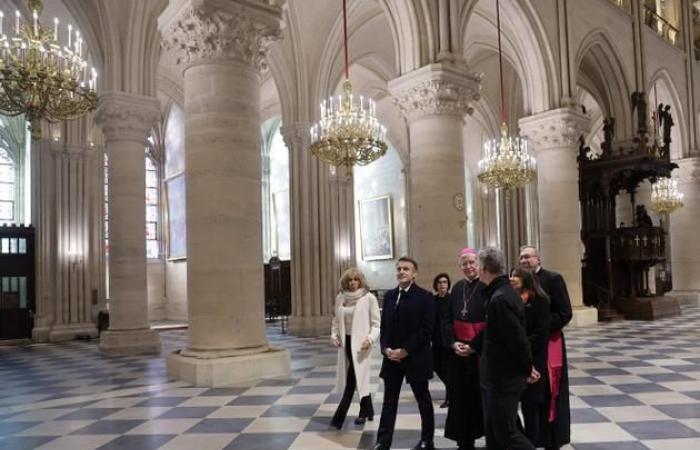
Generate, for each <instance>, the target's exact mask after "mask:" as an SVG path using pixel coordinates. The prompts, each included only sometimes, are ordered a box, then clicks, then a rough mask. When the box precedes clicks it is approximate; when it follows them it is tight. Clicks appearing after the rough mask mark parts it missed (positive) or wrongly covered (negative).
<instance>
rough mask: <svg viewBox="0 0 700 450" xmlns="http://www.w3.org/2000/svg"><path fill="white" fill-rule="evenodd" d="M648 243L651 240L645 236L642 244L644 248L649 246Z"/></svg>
mask: <svg viewBox="0 0 700 450" xmlns="http://www.w3.org/2000/svg"><path fill="white" fill-rule="evenodd" d="M647 241H649V239H648V238H647V237H646V236H644V237H643V238H642V244H643V245H644V247H646V246H647Z"/></svg>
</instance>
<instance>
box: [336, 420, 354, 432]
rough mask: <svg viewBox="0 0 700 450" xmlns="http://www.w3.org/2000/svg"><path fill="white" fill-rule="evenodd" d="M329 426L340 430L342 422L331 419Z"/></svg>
mask: <svg viewBox="0 0 700 450" xmlns="http://www.w3.org/2000/svg"><path fill="white" fill-rule="evenodd" d="M355 423H357V422H355ZM331 426H332V427H334V428H337V429H339V430H340V429H341V428H343V422H341V421H339V420H335V419H333V420H331Z"/></svg>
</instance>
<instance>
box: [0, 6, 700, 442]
mask: <svg viewBox="0 0 700 450" xmlns="http://www.w3.org/2000/svg"><path fill="white" fill-rule="evenodd" d="M0 10H2V11H3V14H2V15H0V41H2V42H0V450H23V449H34V448H37V449H44V450H46V449H55V450H60V449H66V450H67V449H71V450H73V449H85V450H93V449H104V450H116V449H144V450H150V449H163V450H175V449H183V450H184V449H194V448H198V449H201V450H219V449H237V450H253V449H265V450H287V449H289V450H292V449H296V450H331V449H338V450H341V449H364V448H370V447H371V446H372V445H373V444H374V441H375V437H376V433H377V427H378V420H375V421H373V422H369V421H368V422H367V423H366V424H363V425H357V424H355V425H353V423H352V421H351V420H350V421H348V422H347V423H346V424H345V426H344V427H343V428H342V429H340V430H336V429H334V428H331V427H330V426H329V420H330V417H331V416H332V415H333V411H334V409H335V407H336V405H337V404H338V402H339V400H340V395H339V394H338V393H337V392H334V391H333V388H334V386H335V377H336V364H335V360H336V352H337V350H336V349H335V348H333V347H332V346H331V344H330V338H329V336H330V333H331V321H332V318H333V315H334V307H335V297H336V294H337V293H338V291H339V288H340V285H339V279H340V277H341V275H342V274H343V272H344V271H345V270H346V269H348V268H350V267H357V268H358V269H359V270H360V271H361V272H362V273H363V274H364V275H365V277H366V279H367V283H368V285H369V288H370V289H371V292H373V293H374V294H375V295H376V296H377V298H378V299H379V300H380V305H381V299H382V296H383V294H384V293H386V292H387V291H388V290H391V289H393V288H395V287H396V285H397V284H396V283H397V282H396V278H395V272H396V264H397V260H398V259H399V258H400V257H402V256H404V255H408V256H410V257H412V258H413V259H415V260H416V261H417V262H418V264H419V267H420V269H419V271H418V275H417V278H416V282H417V284H419V285H421V286H423V287H424V288H426V289H428V290H430V288H431V287H432V284H431V282H432V280H433V277H434V276H435V275H436V274H439V273H447V274H449V275H450V276H451V277H452V279H453V280H459V279H460V277H461V272H460V269H459V267H458V263H457V261H458V255H459V252H460V249H462V248H464V247H472V248H476V249H479V248H484V247H497V248H500V249H501V250H502V251H503V252H504V254H505V257H506V261H507V267H509V268H510V267H515V266H517V265H518V263H519V253H520V249H521V247H522V246H524V245H532V246H535V247H537V248H538V249H539V256H540V258H541V261H542V265H543V266H544V267H546V268H548V269H552V270H555V271H556V272H558V273H560V274H561V275H562V276H563V278H564V279H565V280H566V285H567V287H568V293H569V296H570V301H571V306H572V311H573V318H572V319H571V322H570V323H569V325H568V326H567V327H566V329H565V333H566V336H567V340H566V350H567V354H568V365H569V372H568V373H569V381H570V403H571V442H570V444H568V445H567V446H565V447H562V448H566V449H575V450H613V449H614V450H641V449H652V450H666V449H669V450H670V449H673V450H686V449H687V450H691V449H692V450H697V449H699V448H700V334H699V332H698V329H700V239H697V235H696V233H695V231H693V230H695V227H696V226H697V224H698V223H700V2H699V1H696V0H584V1H582V0H577V1H573V0H147V1H145V0H44V1H43V2H41V1H37V0H29V1H25V0H0ZM77 30H79V31H77ZM39 42H41V43H42V44H38V43H39ZM35 45H45V47H42V48H41V51H37V50H35V47H32V46H35ZM47 55H48V56H47ZM59 61H60V64H59ZM20 66H21V67H20ZM17 67H19V69H17ZM25 67H30V69H27V70H25V69H24V68H25ZM48 72H51V75H49V76H47V77H44V75H45V74H46V73H48ZM696 88H697V89H696ZM350 89H351V90H352V91H350ZM350 92H352V94H350ZM345 113H347V115H348V116H347V117H348V119H347V120H344V119H342V120H341V119H338V117H341V115H342V114H345ZM336 126H337V127H338V128H342V130H340V131H338V132H345V133H349V134H351V135H352V133H358V134H357V136H360V134H361V133H365V134H363V135H362V136H365V137H362V136H360V137H359V138H357V139H355V140H353V138H351V139H346V144H347V142H348V141H350V140H352V142H356V141H363V142H364V144H363V145H364V147H363V149H364V150H367V151H365V152H360V151H355V150H356V148H353V149H349V148H348V147H342V146H341V145H340V144H337V140H335V141H334V140H333V139H334V138H333V137H332V136H331V137H330V138H329V136H330V134H332V133H334V132H336V130H335V129H334V127H336ZM363 127H364V128H363ZM368 130H369V131H368ZM353 136H354V135H353ZM366 136H369V137H368V138H367V137H366ZM365 141H366V142H365ZM336 144H337V145H338V147H335V145H336ZM489 145H490V146H489ZM355 147H357V146H355ZM338 148H341V149H342V151H338ZM358 148H359V147H358ZM506 148H507V149H508V151H505V150H504V149H506ZM496 149H498V150H496ZM509 158H510V159H509ZM514 161H515V163H514ZM509 164H510V166H509ZM513 164H517V165H518V166H517V168H516V169H517V170H514V169H513V168H512V167H511V166H512V165H513ZM506 166H507V167H506ZM508 167H510V169H508ZM508 170H510V171H508ZM499 183H500V184H499ZM144 230H145V234H144ZM696 231H697V230H696ZM694 236H695V237H694ZM696 239H697V240H696ZM381 359H382V355H381V354H380V351H379V349H378V348H376V347H375V348H374V349H373V361H372V365H371V371H372V374H371V391H372V395H373V397H374V401H375V405H376V407H377V408H381V395H382V390H383V386H382V383H381V380H380V378H379V377H378V373H379V368H380V366H381ZM430 391H431V393H432V397H433V401H434V403H435V408H436V409H435V427H436V430H435V446H436V447H437V448H443V449H448V448H449V449H452V448H455V447H456V445H455V444H454V442H452V441H450V440H448V439H446V438H444V437H443V428H444V423H445V418H446V414H447V411H446V410H445V409H441V408H439V405H440V403H441V402H442V400H443V399H444V397H445V387H444V385H443V384H442V383H441V382H440V380H439V379H437V378H433V379H432V380H431V381H430ZM357 413H358V404H357V402H354V404H353V405H352V406H351V408H350V413H349V415H350V416H353V415H357ZM419 430H420V420H419V415H418V409H417V407H416V404H415V402H414V401H413V398H412V396H411V390H410V388H409V387H408V386H407V385H406V386H404V388H403V391H402V394H401V400H400V404H399V410H398V418H397V424H396V431H395V433H394V447H393V448H397V449H404V448H405V449H408V448H411V447H412V446H413V444H414V443H415V441H416V439H417V436H418V432H419ZM483 442H484V441H483V440H479V441H477V448H479V445H481V446H482V447H483V446H484V445H485V444H484V443H483Z"/></svg>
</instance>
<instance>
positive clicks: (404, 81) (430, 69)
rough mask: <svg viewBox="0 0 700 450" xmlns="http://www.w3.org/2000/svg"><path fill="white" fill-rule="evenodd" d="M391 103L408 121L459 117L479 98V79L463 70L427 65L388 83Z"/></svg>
mask: <svg viewBox="0 0 700 450" xmlns="http://www.w3.org/2000/svg"><path fill="white" fill-rule="evenodd" d="M389 91H390V92H391V94H392V95H393V97H394V104H395V105H396V106H397V107H398V108H399V110H400V111H401V113H402V114H403V115H404V117H406V119H408V121H409V122H411V121H413V120H416V119H419V118H421V117H425V116H433V115H447V116H455V117H459V118H463V117H464V116H465V115H467V114H471V113H472V112H473V108H471V107H470V106H469V104H470V103H471V102H472V101H478V100H479V99H480V98H481V77H480V76H478V75H476V74H467V72H466V71H465V70H464V68H457V67H453V66H452V65H446V64H429V65H427V66H423V67H421V68H420V69H417V70H414V71H412V72H409V73H407V74H406V75H403V76H401V77H399V78H396V79H394V80H391V81H390V82H389Z"/></svg>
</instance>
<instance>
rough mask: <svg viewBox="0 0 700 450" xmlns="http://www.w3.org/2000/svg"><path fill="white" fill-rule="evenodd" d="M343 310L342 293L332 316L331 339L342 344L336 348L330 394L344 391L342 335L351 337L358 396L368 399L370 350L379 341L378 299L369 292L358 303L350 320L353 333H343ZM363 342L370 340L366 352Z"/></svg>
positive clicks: (343, 344) (346, 369) (343, 346)
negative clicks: (332, 388) (334, 369)
mask: <svg viewBox="0 0 700 450" xmlns="http://www.w3.org/2000/svg"><path fill="white" fill-rule="evenodd" d="M342 306H343V294H342V293H341V294H338V296H337V297H336V299H335V316H334V317H333V325H332V328H331V339H338V340H339V341H340V342H341V347H340V348H338V362H337V365H336V369H337V370H336V383H335V390H334V391H333V392H336V393H338V392H343V390H345V379H346V378H347V371H348V368H347V364H346V361H345V359H346V356H345V335H346V334H349V335H350V337H351V341H350V344H351V348H352V364H353V367H354V368H355V380H356V381H357V392H358V393H359V394H360V398H362V397H365V396H367V395H369V375H370V370H371V359H372V358H371V355H372V346H373V345H374V343H375V342H377V341H378V340H379V325H380V321H381V317H380V315H379V303H377V297H375V296H374V295H373V294H371V293H369V292H368V293H366V294H365V295H363V296H362V297H361V298H359V299H358V300H357V303H356V304H355V311H354V313H353V316H352V330H350V333H348V332H347V330H345V320H344V318H343V308H342ZM365 338H368V339H369V342H370V344H371V345H370V347H369V348H367V349H366V350H362V341H364V340H365Z"/></svg>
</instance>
